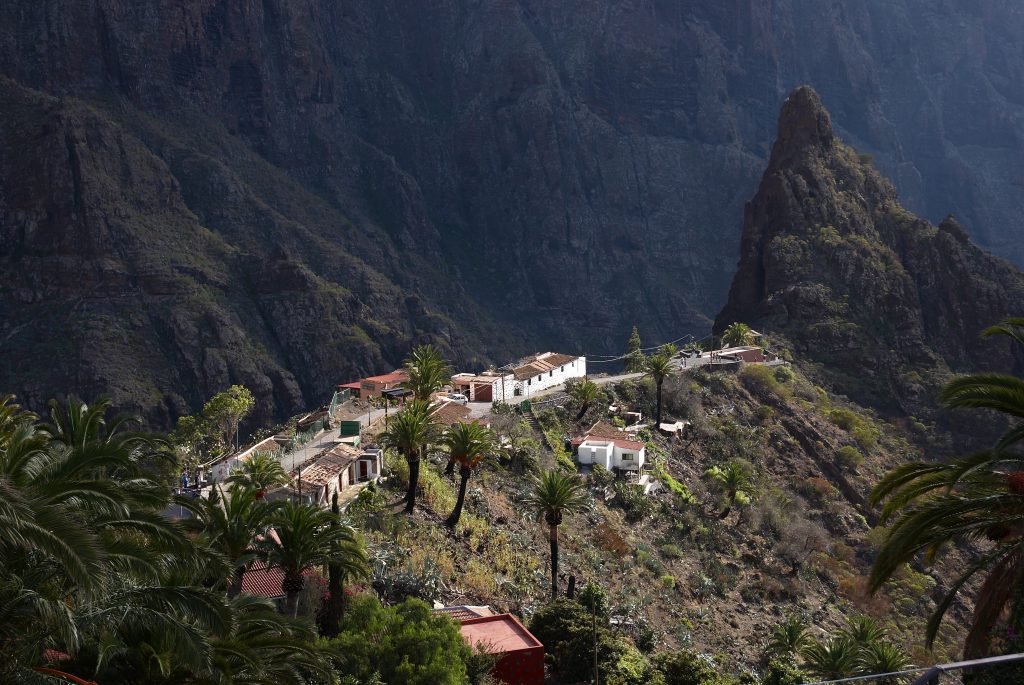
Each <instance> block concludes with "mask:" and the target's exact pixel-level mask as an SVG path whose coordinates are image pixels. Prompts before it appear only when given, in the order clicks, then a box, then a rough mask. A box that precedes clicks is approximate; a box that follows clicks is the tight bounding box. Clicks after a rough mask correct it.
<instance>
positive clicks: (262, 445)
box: [207, 435, 287, 483]
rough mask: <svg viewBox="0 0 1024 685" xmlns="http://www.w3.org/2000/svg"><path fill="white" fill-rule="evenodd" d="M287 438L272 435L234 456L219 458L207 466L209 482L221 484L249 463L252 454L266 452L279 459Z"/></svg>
mask: <svg viewBox="0 0 1024 685" xmlns="http://www.w3.org/2000/svg"><path fill="white" fill-rule="evenodd" d="M286 439H287V438H283V437H281V436H276V435H273V436H271V437H269V438H267V439H266V440H261V441H260V442H258V443H256V444H255V445H253V446H251V447H246V448H245V449H242V450H239V451H238V452H235V453H234V454H229V455H226V456H224V457H221V458H220V459H219V460H217V461H216V462H214V463H211V464H207V468H208V469H209V473H210V481H211V482H213V483H220V482H223V481H224V479H226V478H227V477H228V476H230V475H231V472H232V471H234V470H235V469H236V468H238V467H239V466H241V465H242V463H243V462H246V461H249V459H251V458H252V456H253V455H254V454H257V453H258V452H266V453H268V454H271V455H273V456H274V457H280V455H281V449H282V448H281V443H282V442H283V441H284V440H286Z"/></svg>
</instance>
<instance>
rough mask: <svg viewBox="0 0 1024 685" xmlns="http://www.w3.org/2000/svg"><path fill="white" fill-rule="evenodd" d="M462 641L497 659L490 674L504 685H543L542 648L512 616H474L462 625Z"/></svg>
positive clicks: (464, 620) (463, 621) (465, 620)
mask: <svg viewBox="0 0 1024 685" xmlns="http://www.w3.org/2000/svg"><path fill="white" fill-rule="evenodd" d="M461 623H462V626H461V628H460V632H461V633H462V639H463V640H465V641H466V642H467V643H469V645H470V646H471V647H473V648H477V647H478V646H479V647H480V648H481V649H483V650H484V651H486V652H488V653H489V654H494V655H497V656H498V657H499V658H498V663H497V664H495V666H494V670H493V671H491V673H492V674H493V675H494V677H495V678H497V679H498V680H500V681H501V682H503V683H506V684H507V685H543V684H544V645H542V644H541V643H540V641H539V640H538V639H537V638H536V637H534V636H533V634H532V633H530V631H529V630H527V629H526V627H525V626H523V624H522V623H520V622H519V620H518V619H517V618H516V617H515V616H513V615H512V614H497V615H494V616H477V617H473V618H466V619H463V620H462V621H461Z"/></svg>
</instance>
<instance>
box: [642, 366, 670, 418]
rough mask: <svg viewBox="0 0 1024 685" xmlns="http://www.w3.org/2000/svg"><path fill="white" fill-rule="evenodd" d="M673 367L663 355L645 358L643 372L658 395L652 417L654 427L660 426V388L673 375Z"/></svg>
mask: <svg viewBox="0 0 1024 685" xmlns="http://www.w3.org/2000/svg"><path fill="white" fill-rule="evenodd" d="M675 370H676V369H675V366H674V365H673V364H672V358H671V357H669V356H667V355H664V354H655V355H653V356H651V357H648V358H647V362H646V365H645V368H644V371H645V372H646V373H647V375H648V376H650V377H651V378H653V379H654V385H655V388H656V390H657V394H658V409H657V412H656V413H655V415H654V425H655V426H659V425H661V386H662V384H663V383H664V382H665V379H666V378H668V377H669V376H671V375H672V374H673V373H675Z"/></svg>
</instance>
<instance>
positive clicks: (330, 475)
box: [301, 443, 359, 485]
mask: <svg viewBox="0 0 1024 685" xmlns="http://www.w3.org/2000/svg"><path fill="white" fill-rule="evenodd" d="M358 458H359V450H357V449H356V448H355V447H352V446H351V445H346V444H345V443H338V444H337V445H335V446H334V447H331V448H329V449H327V450H324V451H323V452H321V453H320V455H319V456H318V457H317V460H316V461H315V462H313V463H312V464H310V465H309V466H307V467H305V468H303V469H301V473H302V482H303V483H307V484H311V485H324V484H326V483H329V482H330V481H332V480H334V479H335V478H337V477H338V476H339V475H341V473H342V472H343V471H344V470H345V469H347V468H348V467H349V465H350V464H352V462H354V461H355V460H356V459H358Z"/></svg>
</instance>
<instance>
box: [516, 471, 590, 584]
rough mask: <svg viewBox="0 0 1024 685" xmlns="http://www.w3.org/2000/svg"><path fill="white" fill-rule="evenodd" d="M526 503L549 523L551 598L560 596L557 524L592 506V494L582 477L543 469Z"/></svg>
mask: <svg viewBox="0 0 1024 685" xmlns="http://www.w3.org/2000/svg"><path fill="white" fill-rule="evenodd" d="M523 502H524V503H525V504H526V506H528V507H529V508H530V509H532V510H533V512H534V513H535V514H536V515H537V519H538V520H540V519H544V522H545V523H547V524H548V530H549V536H548V539H549V542H550V544H551V599H552V600H554V599H555V598H556V597H558V526H559V525H560V524H561V523H562V516H563V515H564V514H567V513H573V512H578V511H584V510H586V509H589V508H590V497H589V496H588V495H587V489H586V486H584V485H583V481H581V480H580V478H579V476H577V475H575V474H573V475H570V474H563V473H560V472H559V471H557V470H553V471H543V472H542V473H541V474H540V476H538V477H534V479H533V483H532V486H531V488H530V492H529V494H528V495H527V496H526V497H525V498H524V500H523Z"/></svg>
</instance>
